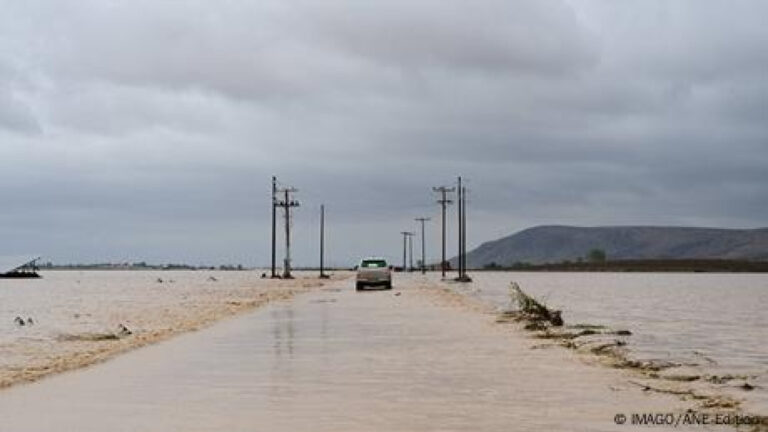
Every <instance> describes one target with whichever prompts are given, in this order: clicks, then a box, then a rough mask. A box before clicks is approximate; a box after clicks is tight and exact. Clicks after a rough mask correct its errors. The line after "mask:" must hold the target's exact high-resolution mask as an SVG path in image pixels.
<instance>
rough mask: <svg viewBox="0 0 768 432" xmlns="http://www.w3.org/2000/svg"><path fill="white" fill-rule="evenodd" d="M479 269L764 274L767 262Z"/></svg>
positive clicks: (629, 262) (571, 264) (657, 262)
mask: <svg viewBox="0 0 768 432" xmlns="http://www.w3.org/2000/svg"><path fill="white" fill-rule="evenodd" d="M483 270H510V271H572V272H692V273H707V272H712V273H717V272H721V273H730V272H733V273H736V272H743V273H768V261H742V260H724V259H648V260H613V261H608V260H606V261H576V262H573V261H563V262H559V263H546V264H530V263H525V262H518V263H514V264H512V265H510V266H500V265H498V264H496V263H490V264H488V265H486V266H484V267H483Z"/></svg>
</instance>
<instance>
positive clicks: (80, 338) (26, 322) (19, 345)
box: [0, 271, 322, 388]
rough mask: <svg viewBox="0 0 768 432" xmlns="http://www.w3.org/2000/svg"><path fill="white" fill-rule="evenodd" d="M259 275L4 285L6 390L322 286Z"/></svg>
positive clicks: (1, 319) (73, 275) (0, 343)
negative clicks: (269, 278)
mask: <svg viewBox="0 0 768 432" xmlns="http://www.w3.org/2000/svg"><path fill="white" fill-rule="evenodd" d="M259 275H260V273H258V272H216V271H195V272H192V271H85V272H83V271H51V272H44V273H43V278H42V279H6V280H0V388H1V387H6V386H9V385H13V384H15V383H18V382H23V381H30V380H35V379H37V378H39V377H42V376H45V375H49V374H52V373H57V372H61V371H65V370H69V369H73V368H77V367H80V366H83V365H87V364H91V363H95V362H98V361H101V360H104V359H106V358H109V357H111V356H113V355H114V354H116V353H119V352H123V351H126V350H129V349H131V348H135V347H137V346H142V345H146V344H149V343H152V342H155V341H158V340H161V339H164V338H167V337H169V336H172V335H174V334H178V333H181V332H184V331H189V330H195V329H197V328H199V327H201V326H204V325H207V324H209V323H211V322H213V321H215V320H217V319H220V318H222V317H226V316H229V315H233V314H236V313H239V312H242V311H246V310H250V309H252V308H254V307H257V306H260V305H262V304H265V303H267V302H269V301H271V300H275V299H282V298H289V297H291V296H292V295H293V294H295V293H297V292H303V291H306V290H307V289H309V288H311V287H313V286H318V285H320V284H322V282H321V281H319V280H317V279H311V278H310V275H301V274H299V275H298V276H299V278H298V279H296V280H292V281H280V280H268V279H267V280H264V279H260V278H259Z"/></svg>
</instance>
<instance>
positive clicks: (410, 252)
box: [408, 233, 414, 271]
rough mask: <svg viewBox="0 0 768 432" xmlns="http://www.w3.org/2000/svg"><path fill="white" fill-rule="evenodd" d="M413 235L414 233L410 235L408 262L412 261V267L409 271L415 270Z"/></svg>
mask: <svg viewBox="0 0 768 432" xmlns="http://www.w3.org/2000/svg"><path fill="white" fill-rule="evenodd" d="M413 235H414V233H411V234H410V235H409V236H408V255H409V259H408V262H409V263H410V265H409V267H410V269H409V270H408V271H413Z"/></svg>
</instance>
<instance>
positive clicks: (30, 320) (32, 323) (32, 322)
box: [27, 317, 35, 326]
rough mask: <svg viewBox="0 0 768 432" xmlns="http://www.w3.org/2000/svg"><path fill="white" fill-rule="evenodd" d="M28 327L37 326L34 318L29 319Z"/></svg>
mask: <svg viewBox="0 0 768 432" xmlns="http://www.w3.org/2000/svg"><path fill="white" fill-rule="evenodd" d="M27 325H28V326H31V325H35V320H33V319H32V317H27Z"/></svg>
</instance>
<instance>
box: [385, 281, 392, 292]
mask: <svg viewBox="0 0 768 432" xmlns="http://www.w3.org/2000/svg"><path fill="white" fill-rule="evenodd" d="M384 287H385V288H386V289H388V290H391V289H392V282H387V285H385V286H384Z"/></svg>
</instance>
